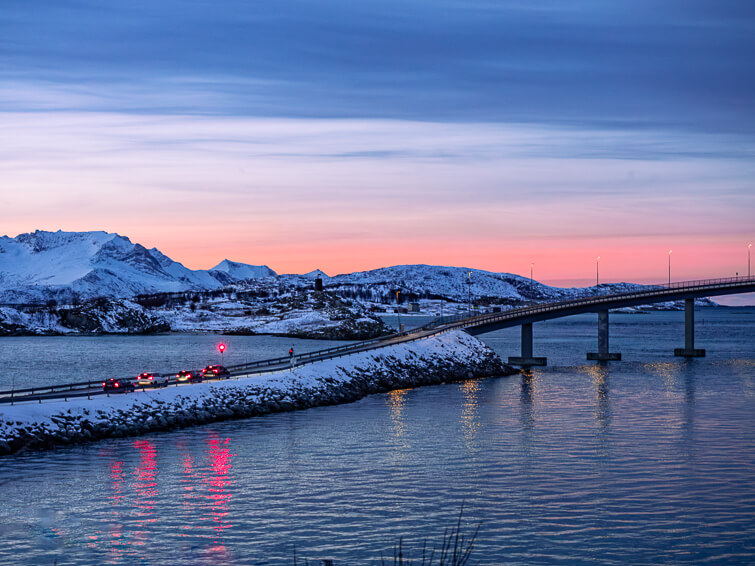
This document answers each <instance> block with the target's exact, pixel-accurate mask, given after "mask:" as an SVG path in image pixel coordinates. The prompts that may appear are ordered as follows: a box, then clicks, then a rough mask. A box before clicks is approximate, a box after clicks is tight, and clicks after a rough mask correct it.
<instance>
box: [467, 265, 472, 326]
mask: <svg viewBox="0 0 755 566" xmlns="http://www.w3.org/2000/svg"><path fill="white" fill-rule="evenodd" d="M467 285H468V287H467V316H472V272H471V271H470V272H469V281H467Z"/></svg>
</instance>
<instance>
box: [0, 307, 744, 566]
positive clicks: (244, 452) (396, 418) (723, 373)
mask: <svg viewBox="0 0 755 566" xmlns="http://www.w3.org/2000/svg"><path fill="white" fill-rule="evenodd" d="M682 319H683V313H681V312H679V313H655V314H651V315H612V317H611V322H612V326H611V331H612V336H611V343H612V350H614V351H621V352H622V353H623V355H624V359H625V361H623V362H619V363H613V364H610V365H600V364H596V363H593V362H590V363H588V362H585V361H584V354H585V351H587V350H594V349H595V342H596V338H595V333H596V329H595V326H596V324H595V323H596V321H595V317H594V316H580V317H571V318H567V319H562V320H560V321H554V322H548V323H540V324H536V325H535V349H536V355H547V356H548V358H549V364H550V365H549V366H548V367H546V368H541V369H537V370H533V371H532V372H529V373H526V374H524V375H517V376H513V377H508V378H500V379H482V380H477V381H471V382H467V383H462V384H453V385H444V386H436V387H426V388H419V389H415V390H405V391H397V392H393V393H390V394H386V395H374V396H371V397H368V398H366V399H363V400H362V401H359V402H357V403H353V404H350V405H342V406H338V407H327V408H320V409H313V410H308V411H302V412H297V413H290V414H283V415H273V416H268V417H264V418H255V419H248V420H244V421H235V422H227V423H222V424H214V425H207V426H203V427H197V428H192V429H186V430H183V431H177V432H172V433H161V434H153V435H148V436H144V437H140V438H131V439H118V440H112V441H104V442H100V443H97V444H92V445H88V446H77V447H69V448H61V449H58V450H55V451H50V452H37V453H27V454H22V455H16V456H14V457H10V458H3V459H0V486H2V491H1V492H0V493H1V494H2V495H0V502H1V503H2V505H0V540H2V541H3V544H2V545H0V562H2V563H7V564H53V563H57V564H176V563H180V562H184V563H192V564H291V563H293V548H294V546H295V547H296V549H297V555H298V557H299V560H300V563H301V561H302V559H303V558H309V559H310V561H312V560H320V559H323V558H332V559H334V560H335V561H336V564H338V565H342V564H370V563H372V564H374V563H379V559H380V555H381V553H383V554H384V555H386V556H387V555H392V552H393V550H392V549H393V545H394V544H395V543H396V542H397V541H398V539H399V537H403V540H404V547H405V549H406V548H407V547H408V549H409V553H410V554H412V553H413V554H414V555H415V556H416V555H417V552H416V551H417V549H418V548H419V547H421V545H422V542H423V541H424V539H426V538H427V539H428V543H429V544H430V545H433V544H437V543H438V542H439V540H440V538H441V536H442V533H443V529H444V528H445V527H447V526H449V525H451V524H452V523H454V522H455V519H456V515H457V513H458V509H459V507H460V506H461V504H462V502H464V504H465V517H466V518H465V520H464V522H463V524H464V525H465V526H466V529H467V530H468V531H469V530H471V529H472V528H473V524H476V523H477V522H482V527H481V530H480V535H479V539H478V544H477V548H476V551H475V552H474V554H473V559H474V560H473V562H476V563H480V564H575V563H584V564H588V563H592V564H626V563H690V564H691V563H695V564H698V563H705V562H709V563H732V564H743V563H754V562H755V347H754V346H753V345H754V344H755V310H753V309H732V310H728V309H726V310H718V311H715V310H704V311H700V312H698V314H697V319H698V322H699V328H698V334H697V342H698V344H697V345H698V347H704V348H707V350H708V357H706V358H702V359H694V360H682V359H679V358H674V357H673V356H672V355H671V352H672V351H673V348H674V347H678V346H680V345H682V342H683V335H682V332H683V322H682ZM169 338H170V339H171V340H175V341H176V342H175V344H176V345H175V348H177V349H180V350H181V351H182V352H191V351H193V350H195V349H197V348H200V347H202V344H204V342H202V341H203V340H207V341H208V342H207V344H208V345H210V346H212V344H213V343H214V341H216V340H217V337H214V336H210V337H201V336H183V337H182V336H171V337H169ZM236 338H237V337H233V339H234V340H235V339H236ZM162 339H163V337H152V338H145V339H144V340H145V341H146V342H144V344H147V345H149V344H150V343H151V342H150V341H151V340H154V341H156V342H157V343H159V342H160V341H161V340H162ZM258 339H261V338H259V337H258ZM484 339H485V341H486V342H487V343H489V344H490V345H491V346H492V347H494V348H495V349H496V350H497V351H498V352H499V353H500V354H501V355H503V356H508V355H512V354H516V350H517V349H518V329H508V330H504V331H499V332H496V333H491V334H489V335H487V336H485V337H484ZM37 340H38V339H13V340H12V341H10V342H6V341H5V340H3V341H0V348H2V349H1V350H0V352H2V355H3V356H8V355H9V352H16V351H22V352H28V351H35V352H36V353H37V355H36V356H35V357H34V358H32V357H29V358H28V360H29V361H28V362H24V361H23V360H21V359H19V358H13V360H12V361H11V363H13V364H17V365H16V366H14V367H18V368H22V369H26V370H28V373H29V374H30V375H32V374H35V375H36V374H37V373H38V368H39V367H40V366H39V365H38V364H39V363H48V364H50V366H56V365H68V364H74V365H75V364H76V363H77V361H76V358H75V356H74V357H73V358H70V357H69V358H66V356H63V360H64V361H60V360H59V359H57V358H53V356H61V355H62V354H61V351H65V349H66V346H59V347H56V348H57V349H56V348H53V349H52V350H51V353H50V356H51V358H50V359H49V360H47V362H41V361H40V360H39V359H38V358H39V357H40V356H42V355H43V354H40V350H39V348H38V344H39V342H36V341H37ZM60 340H62V341H63V342H62V344H66V343H69V344H75V343H77V341H79V340H81V339H79V338H65V339H60ZM279 340H281V339H279ZM282 340H283V341H282V342H281V344H280V346H282V348H283V349H284V351H285V349H287V347H288V345H289V342H290V340H285V339H282ZM66 341H67V342H66ZM8 343H13V344H14V346H13V347H12V348H8V346H7V344H8ZM88 344H89V346H88V348H87V355H88V357H89V361H88V362H87V363H90V364H93V365H92V367H99V366H98V364H106V363H109V362H108V360H109V359H111V358H112V359H121V360H125V361H127V360H128V359H129V356H135V357H136V358H138V356H139V355H141V354H139V353H137V352H135V351H134V344H136V342H134V341H133V340H132V339H131V338H112V339H110V338H108V339H91V340H90V341H89V342H88ZM152 344H154V343H152ZM320 345H321V343H319V342H318V343H315V347H319V346H320ZM72 347H73V346H72ZM141 347H142V346H139V348H141ZM149 347H152V346H149ZM244 347H245V348H248V349H249V354H248V355H249V356H250V359H251V358H252V357H253V354H254V352H253V349H254V348H255V343H254V340H251V338H250V339H249V341H248V342H245V343H244ZM268 347H273V346H270V345H268V346H260V348H261V349H264V348H268ZM302 347H303V346H302ZM236 348H237V349H240V348H238V346H236ZM277 348H278V346H277V345H275V346H274V347H273V349H277ZM35 349H36V350H35ZM181 355H183V354H181ZM237 355H240V354H237ZM274 355H277V354H274ZM254 357H269V354H267V353H266V354H264V355H261V356H256V355H254ZM136 358H135V359H136ZM138 359H139V360H140V361H143V359H142V358H138ZM3 361H4V363H5V362H8V361H9V360H8V359H7V358H6V359H5V360H3ZM168 362H171V360H166V361H165V363H168ZM119 363H120V362H119ZM124 363H125V362H124ZM24 364H26V365H24ZM142 365H143V364H142ZM124 369H126V370H127V369H128V367H124ZM65 371H71V372H73V371H74V369H73V368H70V367H69V369H67V370H65ZM127 373H128V372H127ZM467 519H468V520H467Z"/></svg>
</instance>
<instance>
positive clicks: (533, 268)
mask: <svg viewBox="0 0 755 566" xmlns="http://www.w3.org/2000/svg"><path fill="white" fill-rule="evenodd" d="M534 270H535V264H534V262H533V263H531V264H530V294H532V273H533V272H534Z"/></svg>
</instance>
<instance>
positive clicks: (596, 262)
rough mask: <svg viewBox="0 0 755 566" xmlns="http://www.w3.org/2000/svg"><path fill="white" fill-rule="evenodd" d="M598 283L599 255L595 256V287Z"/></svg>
mask: <svg viewBox="0 0 755 566" xmlns="http://www.w3.org/2000/svg"><path fill="white" fill-rule="evenodd" d="M599 285H600V256H598V257H596V258H595V287H598V286H599ZM596 290H597V289H596Z"/></svg>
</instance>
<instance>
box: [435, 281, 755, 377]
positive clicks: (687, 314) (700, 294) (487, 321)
mask: <svg viewBox="0 0 755 566" xmlns="http://www.w3.org/2000/svg"><path fill="white" fill-rule="evenodd" d="M751 292H755V277H749V276H748V277H732V278H728V279H705V280H700V281H684V282H680V283H672V284H670V285H659V286H656V287H647V288H644V289H642V290H638V291H635V292H630V293H621V294H615V295H596V296H594V297H587V298H583V299H576V300H571V301H561V302H557V303H544V304H540V305H534V306H531V307H524V308H519V309H513V310H509V311H504V312H500V313H493V314H482V315H477V316H474V317H467V318H460V319H454V320H448V322H446V320H445V319H444V324H443V325H444V326H446V325H447V326H449V327H452V326H455V327H459V328H463V329H464V330H466V331H467V332H469V333H470V334H473V335H479V334H484V333H486V332H492V331H494V330H498V329H501V328H510V327H512V326H521V327H522V345H521V355H520V356H514V357H510V358H509V363H510V364H512V365H520V366H537V365H545V364H546V358H544V357H535V356H534V355H533V347H532V324H533V323H535V322H539V321H543V320H551V319H554V318H561V317H565V316H571V315H575V314H582V313H589V312H592V313H597V315H598V348H597V352H590V353H588V354H587V359H588V360H599V361H608V360H620V359H621V354H620V353H617V352H611V351H610V348H609V323H608V311H609V310H610V309H619V308H624V307H636V306H640V305H648V304H653V303H664V302H668V301H679V300H684V336H685V338H684V347H683V348H677V349H675V350H674V355H676V356H684V357H699V356H704V355H705V350H703V349H700V348H695V299H700V298H704V297H716V296H720V295H734V294H739V293H751Z"/></svg>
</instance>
